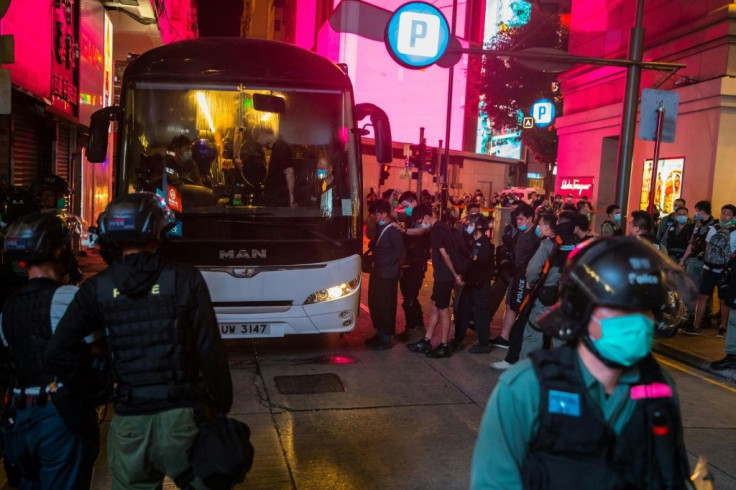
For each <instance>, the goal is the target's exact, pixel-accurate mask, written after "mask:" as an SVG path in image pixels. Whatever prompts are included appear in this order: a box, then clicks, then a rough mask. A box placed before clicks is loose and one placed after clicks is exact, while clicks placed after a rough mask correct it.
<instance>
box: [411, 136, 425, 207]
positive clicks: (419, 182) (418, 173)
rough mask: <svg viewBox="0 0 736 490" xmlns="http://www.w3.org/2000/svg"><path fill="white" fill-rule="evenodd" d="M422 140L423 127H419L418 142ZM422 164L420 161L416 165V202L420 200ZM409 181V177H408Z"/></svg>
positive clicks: (420, 142)
mask: <svg viewBox="0 0 736 490" xmlns="http://www.w3.org/2000/svg"><path fill="white" fill-rule="evenodd" d="M422 141H424V128H419V144H420V145H421V144H422ZM422 165H424V162H421V164H420V165H419V166H418V167H417V200H418V202H422ZM409 181H410V182H411V179H409Z"/></svg>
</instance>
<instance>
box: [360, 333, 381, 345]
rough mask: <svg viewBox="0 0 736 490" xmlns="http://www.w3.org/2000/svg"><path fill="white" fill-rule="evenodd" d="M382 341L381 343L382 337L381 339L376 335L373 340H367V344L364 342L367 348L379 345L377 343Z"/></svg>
mask: <svg viewBox="0 0 736 490" xmlns="http://www.w3.org/2000/svg"><path fill="white" fill-rule="evenodd" d="M380 341H381V337H379V336H378V335H377V334H376V335H374V336H373V337H371V338H369V339H367V340H366V341H365V342H363V343H364V344H365V345H367V346H371V345H373V344H375V343H377V342H380Z"/></svg>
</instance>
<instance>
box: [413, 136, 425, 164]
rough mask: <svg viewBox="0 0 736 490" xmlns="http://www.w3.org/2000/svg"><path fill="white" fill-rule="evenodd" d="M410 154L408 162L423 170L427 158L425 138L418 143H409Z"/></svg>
mask: <svg viewBox="0 0 736 490" xmlns="http://www.w3.org/2000/svg"><path fill="white" fill-rule="evenodd" d="M409 150H411V155H409V163H411V164H412V165H414V166H415V167H416V168H418V169H419V170H424V167H425V166H426V163H425V162H426V160H427V143H426V140H424V139H422V141H421V143H419V144H418V145H409Z"/></svg>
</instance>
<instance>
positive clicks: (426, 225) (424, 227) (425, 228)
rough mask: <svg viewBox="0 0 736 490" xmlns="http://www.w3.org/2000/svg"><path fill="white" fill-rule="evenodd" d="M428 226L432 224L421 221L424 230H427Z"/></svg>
mask: <svg viewBox="0 0 736 490" xmlns="http://www.w3.org/2000/svg"><path fill="white" fill-rule="evenodd" d="M430 226H432V225H430V224H429V223H422V229H424V230H428V229H429V227H430Z"/></svg>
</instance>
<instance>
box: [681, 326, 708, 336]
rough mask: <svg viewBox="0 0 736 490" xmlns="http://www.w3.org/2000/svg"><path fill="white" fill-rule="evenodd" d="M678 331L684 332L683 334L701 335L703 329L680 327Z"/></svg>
mask: <svg viewBox="0 0 736 490" xmlns="http://www.w3.org/2000/svg"><path fill="white" fill-rule="evenodd" d="M680 332H682V333H684V334H685V335H703V331H702V330H700V329H699V328H695V327H685V328H681V329H680Z"/></svg>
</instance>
